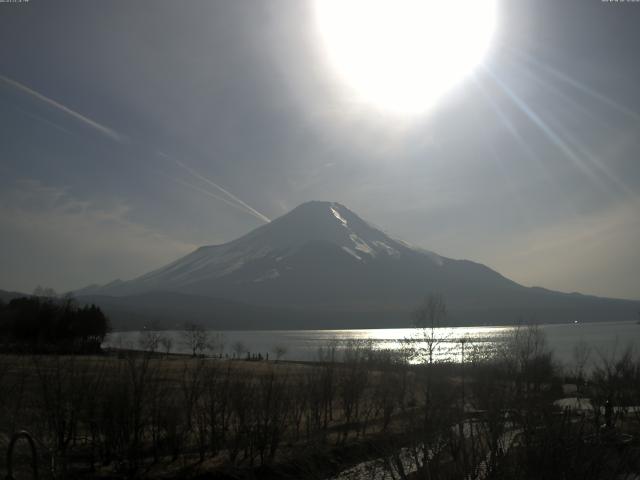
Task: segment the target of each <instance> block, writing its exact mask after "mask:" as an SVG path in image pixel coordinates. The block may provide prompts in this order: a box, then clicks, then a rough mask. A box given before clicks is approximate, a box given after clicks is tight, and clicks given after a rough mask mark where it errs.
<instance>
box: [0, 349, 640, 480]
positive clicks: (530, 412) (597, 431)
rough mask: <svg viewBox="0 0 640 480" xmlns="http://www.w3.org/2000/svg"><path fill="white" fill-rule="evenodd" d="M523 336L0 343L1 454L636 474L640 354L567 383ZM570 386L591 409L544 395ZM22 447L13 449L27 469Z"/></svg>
mask: <svg viewBox="0 0 640 480" xmlns="http://www.w3.org/2000/svg"><path fill="white" fill-rule="evenodd" d="M516 340H517V339H516ZM524 340H526V341H524ZM524 340H523V339H520V341H514V343H513V344H511V346H510V348H509V349H508V350H505V351H504V352H499V353H498V354H493V355H479V354H475V355H472V354H470V355H469V362H468V363H465V365H459V364H439V363H433V364H429V363H427V364H422V365H412V364H409V363H407V362H406V361H401V360H400V359H398V357H396V356H392V355H385V354H384V352H383V353H381V352H375V351H373V350H372V349H371V348H370V346H367V345H366V344H356V343H354V344H352V345H349V346H348V347H347V348H346V349H345V350H343V351H342V352H341V353H340V355H339V358H338V356H337V355H336V354H335V352H333V353H332V354H330V355H326V356H325V357H324V361H318V362H313V363H311V362H309V363H302V362H297V363H295V362H273V361H246V360H225V359H212V358H196V357H190V356H180V355H160V354H151V353H143V352H126V351H122V352H111V353H109V354H105V355H94V356H57V355H21V356H18V355H0V382H1V384H2V390H1V393H0V451H1V452H5V451H6V448H7V445H8V442H9V439H10V435H11V433H12V432H15V431H18V430H22V429H25V430H28V431H29V432H30V433H31V434H32V436H33V437H34V438H35V439H36V445H37V450H38V460H39V463H38V465H39V469H40V478H187V477H193V478H309V479H311V478H318V479H319V478H330V477H331V476H334V475H337V474H338V473H339V472H341V471H343V470H345V469H347V468H349V467H351V466H353V465H355V464H358V463H359V462H362V461H365V460H370V459H377V460H378V461H379V464H380V465H381V468H383V469H387V470H389V471H391V470H393V471H394V472H395V478H431V479H437V478H447V479H449V478H451V479H454V478H466V477H468V476H472V477H473V478H543V477H544V478H581V479H596V478H598V479H599V478H618V477H616V475H618V474H620V473H621V472H622V473H625V472H627V473H630V472H638V471H640V463H639V456H640V447H639V445H638V433H639V432H640V427H639V425H640V410H634V409H632V408H629V407H630V406H632V405H640V381H639V379H640V361H638V359H637V358H634V357H633V356H632V355H631V354H628V355H627V356H625V355H621V356H620V358H618V359H616V360H615V361H613V360H612V361H611V362H602V365H600V366H599V367H598V368H596V369H595V370H594V371H593V372H592V374H590V375H589V376H588V377H587V376H586V375H584V374H582V373H581V372H580V371H579V370H572V372H571V375H572V378H570V379H567V375H566V374H567V372H561V371H559V370H558V369H557V368H556V367H554V364H553V357H552V352H549V351H548V350H546V348H544V345H543V344H540V345H538V346H536V347H535V348H533V349H532V348H531V346H532V342H531V341H530V340H531V338H528V339H527V338H524ZM325 353H326V352H325ZM338 360H339V361H338ZM568 381H569V382H571V385H572V387H571V388H570V389H567V384H566V383H567V382H568ZM568 391H571V392H572V393H570V394H567V393H565V392H568ZM567 395H569V396H571V397H576V396H578V397H582V398H583V399H584V400H583V403H584V404H586V405H588V408H587V409H586V410H585V409H583V410H577V409H574V410H568V409H566V408H563V407H561V406H559V405H558V404H557V403H555V402H556V401H557V400H558V399H560V398H563V397H566V396H567ZM587 397H588V399H589V400H586V398H587ZM567 403H568V404H571V401H568V402H565V404H567ZM26 446H27V444H26V443H25V442H21V443H20V444H19V445H18V448H17V450H16V457H15V458H16V465H17V466H18V467H19V469H21V470H22V471H23V473H25V474H26V473H28V471H29V460H28V459H29V456H28V451H27V449H26ZM0 458H1V459H2V460H0V462H2V464H0V467H1V468H2V472H1V473H2V474H4V469H5V468H6V460H5V457H4V454H3V455H0ZM203 475H205V476H204V477H203ZM357 475H358V478H368V477H367V475H368V474H367V473H363V472H362V471H359V472H358V473H357Z"/></svg>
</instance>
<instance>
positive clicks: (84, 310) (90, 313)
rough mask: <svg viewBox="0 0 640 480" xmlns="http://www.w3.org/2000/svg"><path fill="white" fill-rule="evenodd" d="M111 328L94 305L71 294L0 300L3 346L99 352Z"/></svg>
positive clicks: (103, 315) (40, 350) (34, 349)
mask: <svg viewBox="0 0 640 480" xmlns="http://www.w3.org/2000/svg"><path fill="white" fill-rule="evenodd" d="M109 329H110V326H109V320H108V318H107V317H106V316H105V314H104V313H103V312H102V310H101V309H100V308H99V307H97V306H95V305H85V306H81V305H79V304H78V303H77V302H76V301H75V300H74V299H73V298H72V297H63V298H56V297H49V296H47V297H43V296H35V295H34V296H31V297H23V298H15V299H13V300H11V301H10V302H9V303H8V304H6V305H5V304H2V303H0V348H2V349H4V350H10V351H31V352H51V351H57V352H83V353H89V352H98V351H100V345H101V344H102V342H103V340H104V338H105V335H106V334H107V333H108V331H109Z"/></svg>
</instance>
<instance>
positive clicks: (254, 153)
mask: <svg viewBox="0 0 640 480" xmlns="http://www.w3.org/2000/svg"><path fill="white" fill-rule="evenodd" d="M638 25H640V3H631V2H630V3H617V2H616V3H613V2H609V3H608V2H601V1H600V0H579V1H577V0H576V1H568V0H567V1H557V0H550V1H543V0H531V1H508V2H507V1H503V2H502V3H501V4H500V6H499V20H498V30H497V32H496V36H495V38H494V42H493V44H492V47H491V50H490V52H489V54H488V56H487V57H486V58H485V61H484V65H483V66H482V67H481V68H478V69H476V71H475V73H474V75H472V76H470V77H467V78H466V79H465V80H464V81H462V82H460V83H459V84H457V85H456V86H455V87H453V88H452V89H451V90H450V91H449V93H448V95H446V96H445V97H443V98H442V99H441V100H440V101H439V102H438V104H437V105H436V107H435V108H434V109H433V110H431V111H430V112H428V113H427V114H425V115H421V116H408V117H398V116H389V115H386V114H385V113H384V112H381V111H377V110H375V109H373V108H371V107H369V106H367V105H363V104H362V103H359V102H357V101H353V99H352V98H349V95H348V94H346V93H345V92H346V90H345V88H344V85H343V84H342V83H341V80H340V79H339V78H337V77H336V76H335V74H334V72H333V71H332V70H331V69H330V68H329V64H328V60H327V58H326V55H325V51H324V50H323V48H322V46H321V43H320V41H319V38H318V34H317V30H316V28H315V22H314V18H313V9H312V8H311V6H310V5H309V4H307V3H305V2H303V1H301V0H268V1H267V0H264V1H237V0H228V1H197V0H192V1H186V2H185V1H176V0H172V1H159V0H154V1H142V0H139V1H135V2H131V1H124V0H122V1H121V0H78V1H62V0H57V1H55V2H51V1H44V0H30V1H29V2H27V3H0V288H2V289H10V290H22V291H31V290H33V288H34V287H35V286H36V285H37V284H43V285H47V286H52V287H54V288H56V289H58V290H66V289H71V288H77V287H81V286H84V285H87V284H91V283H104V282H107V281H110V280H113V279H115V278H122V279H128V278H132V277H134V276H137V275H139V274H142V273H145V272H146V271H148V270H150V269H152V268H156V267H158V266H160V265H162V264H163V263H165V262H168V261H170V260H173V259H175V258H177V257H178V256H180V255H182V254H185V253H187V252H189V251H190V250H191V249H193V248H195V247H196V246H199V245H203V244H215V243H221V242H225V241H228V240H232V239H234V238H236V237H238V236H239V235H241V234H243V233H246V232H247V231H249V230H251V229H252V228H254V227H257V226H259V225H261V224H262V223H263V222H264V221H265V217H266V218H274V217H277V216H279V215H281V214H283V213H285V212H287V211H288V210H290V209H291V208H293V207H295V206H296V205H298V204H299V203H302V202H304V201H307V200H312V199H318V200H332V201H338V202H340V203H343V204H344V205H346V206H348V207H349V208H350V209H351V210H353V211H355V212H356V213H358V214H359V215H361V216H362V217H363V218H365V219H367V220H369V221H371V222H373V223H375V224H377V225H378V226H380V227H382V228H383V229H384V230H386V231H387V232H389V233H391V234H392V235H394V236H396V237H399V238H401V239H403V240H406V241H408V242H409V243H412V244H416V245H419V246H422V247H425V248H428V249H430V250H433V251H435V252H438V253H440V254H442V255H445V256H450V257H453V258H468V259H472V260H475V261H479V262H482V263H485V264H487V265H489V266H490V267H492V268H494V269H496V270H498V271H499V272H501V273H502V274H504V275H506V276H508V277H510V278H512V279H513V280H516V281H518V282H521V283H523V284H525V285H539V286H544V287H547V288H552V289H558V290H563V291H580V292H583V293H593V294H598V295H607V296H614V297H627V298H636V299H640V248H639V245H640V200H639V195H640V57H639V55H638V50H639V48H640V28H638ZM416 61H422V60H421V59H418V58H417V59H416ZM215 185H218V186H219V187H221V188H218V187H216V186H215ZM222 189H224V190H226V192H228V193H225V191H223V190H222Z"/></svg>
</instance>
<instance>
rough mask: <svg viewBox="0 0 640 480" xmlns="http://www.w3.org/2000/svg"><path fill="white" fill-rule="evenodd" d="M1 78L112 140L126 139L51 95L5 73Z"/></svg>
mask: <svg viewBox="0 0 640 480" xmlns="http://www.w3.org/2000/svg"><path fill="white" fill-rule="evenodd" d="M0 80H2V81H4V82H5V83H8V84H9V85H11V86H12V87H14V88H16V89H18V90H20V91H22V92H24V93H26V94H28V95H31V96H32V97H34V98H37V99H38V100H40V101H42V102H44V103H46V104H47V105H50V106H52V107H54V108H57V109H58V110H60V111H62V112H64V113H66V114H67V115H70V116H72V117H73V118H75V119H76V120H79V121H81V122H82V123H84V124H85V125H88V126H90V127H92V128H93V129H95V130H97V131H99V132H100V133H102V134H103V135H106V136H107V137H109V138H111V139H112V140H115V141H116V142H119V143H123V142H124V141H125V139H126V137H124V136H123V135H120V134H119V133H118V132H116V131H115V130H113V129H111V128H109V127H106V126H104V125H102V124H100V123H98V122H96V121H95V120H91V119H90V118H88V117H85V116H84V115H82V114H80V113H78V112H76V111H75V110H71V109H70V108H69V107H65V106H64V105H62V104H61V103H58V102H56V101H55V100H53V99H51V98H49V97H45V96H44V95H42V94H41V93H38V92H36V91H35V90H32V89H31V88H29V87H27V86H25V85H23V84H21V83H19V82H16V81H15V80H12V79H10V78H8V77H5V76H4V75H0Z"/></svg>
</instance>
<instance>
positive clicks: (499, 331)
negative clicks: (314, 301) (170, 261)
mask: <svg viewBox="0 0 640 480" xmlns="http://www.w3.org/2000/svg"><path fill="white" fill-rule="evenodd" d="M515 328H517V327H512V326H495V327H489V326H484V327H455V328H440V329H437V331H436V337H437V338H438V342H437V343H438V345H437V347H438V348H437V352H436V357H437V358H438V359H440V360H443V359H448V360H452V361H460V359H461V354H462V351H461V345H462V342H461V340H462V339H465V352H466V353H467V356H468V355H472V354H473V352H474V351H476V350H478V349H485V350H486V349H488V350H492V349H494V348H496V347H497V346H498V345H500V344H501V343H503V342H505V340H506V339H508V338H509V337H510V335H511V334H512V333H513V331H514V329H515ZM540 329H541V330H542V332H544V334H545V337H546V339H547V343H548V345H549V346H550V347H551V349H553V351H554V353H555V357H556V359H557V360H558V361H560V362H561V363H564V364H566V365H569V364H571V363H573V351H574V348H575V346H576V345H577V344H578V343H580V342H584V343H586V344H587V345H589V347H590V349H591V358H592V359H596V358H598V357H599V356H600V355H604V356H607V357H608V356H611V355H612V354H614V353H615V352H618V353H619V352H621V351H622V350H624V349H625V348H626V347H627V346H629V345H631V346H632V347H633V348H635V349H636V352H637V351H638V349H639V348H640V325H638V324H636V323H635V322H615V323H614V322H612V323H579V324H555V325H540ZM143 335H144V334H143V333H141V332H115V333H112V334H110V335H109V336H108V337H107V339H106V340H105V343H104V346H105V347H112V348H129V349H141V348H142V347H141V338H143ZM159 335H161V336H164V337H168V338H171V340H172V347H171V352H173V353H190V351H189V348H188V346H187V344H186V342H185V338H184V333H183V332H181V331H163V332H159ZM421 335H422V332H421V331H419V330H418V329H413V328H395V329H366V330H260V331H221V332H215V333H214V332H209V340H210V343H211V344H212V348H211V350H210V353H213V352H223V353H225V354H228V355H229V356H232V355H233V353H232V352H233V351H234V347H238V346H237V344H238V343H239V342H240V343H242V345H243V346H244V349H243V351H245V352H246V351H249V352H252V353H254V354H258V353H260V354H262V356H263V357H265V356H266V354H267V353H269V355H270V358H272V359H273V358H274V357H275V354H274V353H273V352H274V349H275V347H277V346H281V347H284V349H286V354H285V355H284V356H283V358H284V359H286V360H317V359H318V351H319V349H320V348H322V347H327V346H328V345H330V344H334V345H336V346H337V350H338V351H340V350H341V349H342V348H344V345H345V344H347V342H349V341H351V340H361V341H370V342H371V345H372V346H373V348H374V349H375V350H391V351H398V350H400V349H401V348H402V347H403V345H406V344H407V342H406V340H407V339H410V340H412V341H411V342H409V344H411V345H413V346H420V345H421V343H420V340H419V339H420V336H421ZM159 348H160V350H162V347H159ZM236 350H239V348H236ZM244 355H246V353H243V356H244ZM467 358H468V357H467Z"/></svg>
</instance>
